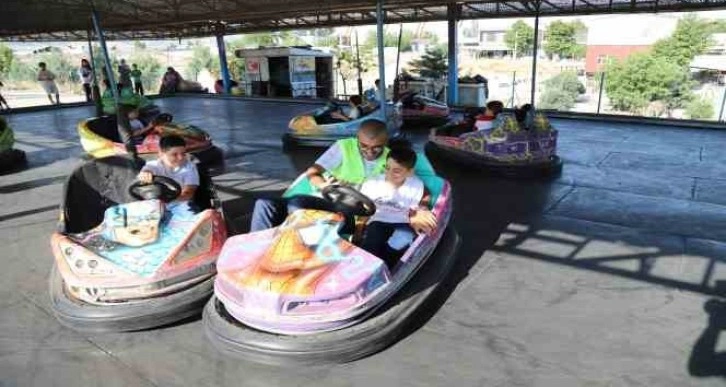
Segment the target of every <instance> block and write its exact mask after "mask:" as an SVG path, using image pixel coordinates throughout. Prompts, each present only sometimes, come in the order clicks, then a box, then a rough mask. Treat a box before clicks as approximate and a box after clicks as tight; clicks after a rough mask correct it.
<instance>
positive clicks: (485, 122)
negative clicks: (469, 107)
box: [474, 101, 504, 130]
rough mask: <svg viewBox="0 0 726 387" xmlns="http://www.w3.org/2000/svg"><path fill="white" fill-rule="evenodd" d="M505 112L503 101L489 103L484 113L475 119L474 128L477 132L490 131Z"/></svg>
mask: <svg viewBox="0 0 726 387" xmlns="http://www.w3.org/2000/svg"><path fill="white" fill-rule="evenodd" d="M502 110H504V104H503V103H502V101H489V102H487V106H486V109H485V110H484V113H482V114H479V115H478V116H476V118H475V122H474V127H475V129H476V130H489V129H492V128H493V127H494V126H495V121H496V119H497V117H498V116H499V114H501V113H502Z"/></svg>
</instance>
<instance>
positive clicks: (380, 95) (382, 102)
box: [376, 0, 387, 117]
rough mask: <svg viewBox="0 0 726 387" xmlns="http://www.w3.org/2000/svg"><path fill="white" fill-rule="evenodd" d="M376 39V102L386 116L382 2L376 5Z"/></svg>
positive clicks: (380, 0) (379, 0) (381, 0)
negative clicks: (377, 82) (378, 102)
mask: <svg viewBox="0 0 726 387" xmlns="http://www.w3.org/2000/svg"><path fill="white" fill-rule="evenodd" d="M376 27H377V28H376V38H377V40H378V79H380V85H381V87H380V88H379V89H378V100H379V101H380V106H381V113H383V117H387V116H386V60H385V55H384V50H385V47H384V46H383V44H384V41H383V37H384V35H383V0H378V2H377V3H376Z"/></svg>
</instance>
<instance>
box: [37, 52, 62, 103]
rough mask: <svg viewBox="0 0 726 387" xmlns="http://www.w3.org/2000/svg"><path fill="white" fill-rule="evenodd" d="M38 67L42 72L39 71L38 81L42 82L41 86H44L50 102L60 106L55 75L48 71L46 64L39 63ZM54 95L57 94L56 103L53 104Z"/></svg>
mask: <svg viewBox="0 0 726 387" xmlns="http://www.w3.org/2000/svg"><path fill="white" fill-rule="evenodd" d="M38 67H39V68H40V71H38V78H37V79H38V82H40V86H42V87H43V90H45V93H46V94H48V99H49V100H50V103H51V104H56V105H60V96H59V93H58V86H56V84H55V74H53V73H52V72H50V71H49V70H46V68H45V62H40V63H38ZM53 94H55V102H53V97H52V95H53Z"/></svg>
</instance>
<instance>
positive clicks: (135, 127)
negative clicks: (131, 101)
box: [119, 105, 156, 144]
mask: <svg viewBox="0 0 726 387" xmlns="http://www.w3.org/2000/svg"><path fill="white" fill-rule="evenodd" d="M119 111H120V112H126V116H127V117H128V119H129V129H130V130H131V137H132V138H133V139H134V142H135V143H136V144H140V143H142V142H144V137H146V134H147V133H149V132H151V131H153V130H154V127H155V126H156V120H152V121H151V122H149V124H148V125H145V124H144V123H143V121H141V120H140V119H139V109H138V108H137V107H135V106H131V105H120V106H119Z"/></svg>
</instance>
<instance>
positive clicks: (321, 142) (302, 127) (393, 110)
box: [282, 101, 402, 151]
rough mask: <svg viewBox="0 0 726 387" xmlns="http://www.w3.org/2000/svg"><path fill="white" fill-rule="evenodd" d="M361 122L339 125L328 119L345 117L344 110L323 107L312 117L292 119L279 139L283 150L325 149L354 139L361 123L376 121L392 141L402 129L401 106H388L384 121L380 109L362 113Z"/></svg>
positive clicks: (303, 116)
mask: <svg viewBox="0 0 726 387" xmlns="http://www.w3.org/2000/svg"><path fill="white" fill-rule="evenodd" d="M362 110H363V111H362V115H361V117H360V118H358V119H356V120H351V121H339V120H336V119H334V118H333V117H332V116H331V113H332V112H334V111H341V112H343V113H345V111H344V108H343V107H342V106H340V105H338V104H337V103H335V102H332V101H331V102H328V103H327V104H326V105H325V106H323V107H320V108H318V109H316V110H314V111H313V112H311V113H308V114H303V115H300V116H297V117H293V119H292V120H290V124H289V131H288V132H287V133H285V134H283V135H282V149H283V150H284V151H288V150H292V149H294V148H296V147H300V146H313V147H326V146H329V145H331V144H332V143H334V142H335V141H337V140H340V139H342V138H348V137H351V136H355V135H356V133H357V132H358V128H359V127H360V124H361V123H362V122H363V121H366V120H368V119H371V118H373V119H378V120H381V121H385V122H386V126H387V127H388V133H389V135H390V136H391V137H394V136H396V135H398V133H399V129H401V124H402V121H401V105H400V104H390V103H389V104H388V106H387V108H386V117H383V113H382V112H381V109H378V108H375V107H374V108H373V110H372V111H366V110H365V109H362Z"/></svg>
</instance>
